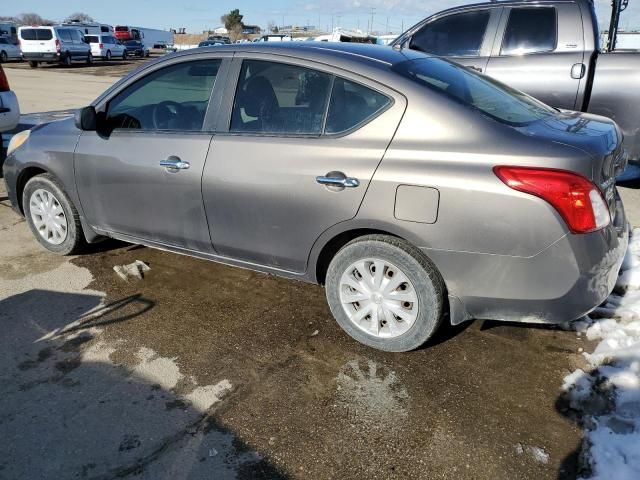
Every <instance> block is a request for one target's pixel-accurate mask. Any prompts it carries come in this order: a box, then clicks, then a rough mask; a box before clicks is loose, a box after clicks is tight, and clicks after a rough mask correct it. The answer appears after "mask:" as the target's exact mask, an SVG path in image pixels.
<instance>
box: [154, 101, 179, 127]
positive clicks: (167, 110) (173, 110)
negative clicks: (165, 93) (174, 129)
mask: <svg viewBox="0 0 640 480" xmlns="http://www.w3.org/2000/svg"><path fill="white" fill-rule="evenodd" d="M183 109H184V107H183V106H182V105H181V104H179V103H178V102H174V101H172V100H165V101H164V102H160V103H158V104H156V105H154V107H153V112H152V113H151V119H152V120H153V126H154V128H157V129H159V130H162V129H165V128H168V126H169V122H170V121H171V120H173V119H175V118H178V117H179V116H180V114H181V113H182V110H183Z"/></svg>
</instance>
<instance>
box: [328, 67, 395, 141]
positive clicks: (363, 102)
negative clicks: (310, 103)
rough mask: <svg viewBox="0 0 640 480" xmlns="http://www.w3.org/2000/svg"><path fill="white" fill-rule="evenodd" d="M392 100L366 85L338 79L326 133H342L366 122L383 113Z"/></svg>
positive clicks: (332, 93)
mask: <svg viewBox="0 0 640 480" xmlns="http://www.w3.org/2000/svg"><path fill="white" fill-rule="evenodd" d="M390 103H391V100H390V99H389V98H388V97H387V96H386V95H383V94H381V93H378V92H376V91H375V90H372V89H370V88H368V87H365V86H364V85H360V84H358V83H354V82H351V81H349V80H345V79H343V78H336V79H335V81H334V83H333V90H332V92H331V102H330V104H329V112H328V115H327V123H326V128H325V132H326V133H329V134H332V133H333V134H335V133H342V132H346V131H348V130H351V129H353V128H356V127H357V126H358V125H361V124H362V123H364V122H366V121H367V120H369V119H371V118H372V117H374V116H375V115H376V114H377V113H378V112H380V111H382V110H383V109H384V108H386V107H387V105H389V104H390Z"/></svg>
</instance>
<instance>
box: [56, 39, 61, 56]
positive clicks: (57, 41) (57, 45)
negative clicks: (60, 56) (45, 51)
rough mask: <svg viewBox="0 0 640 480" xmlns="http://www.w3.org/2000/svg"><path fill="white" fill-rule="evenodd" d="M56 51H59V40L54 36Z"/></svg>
mask: <svg viewBox="0 0 640 480" xmlns="http://www.w3.org/2000/svg"><path fill="white" fill-rule="evenodd" d="M56 52H58V53H60V40H58V39H57V38H56Z"/></svg>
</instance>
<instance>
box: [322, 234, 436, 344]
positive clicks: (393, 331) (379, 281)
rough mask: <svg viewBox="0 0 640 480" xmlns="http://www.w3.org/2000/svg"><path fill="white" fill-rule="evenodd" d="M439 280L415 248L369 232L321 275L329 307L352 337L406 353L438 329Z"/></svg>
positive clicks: (340, 253)
mask: <svg viewBox="0 0 640 480" xmlns="http://www.w3.org/2000/svg"><path fill="white" fill-rule="evenodd" d="M444 291H445V288H444V282H443V280H442V277H441V276H440V273H439V272H438V270H437V269H436V267H435V266H434V265H433V264H432V263H431V261H429V259H428V258H427V257H426V256H425V255H424V254H422V252H421V251H420V250H418V249H417V248H415V247H413V246H412V245H410V244H408V243H407V242H405V241H403V240H401V239H398V238H395V237H391V236H386V235H368V236H365V237H361V238H358V239H356V240H354V241H352V242H351V243H348V244H347V245H346V246H344V247H343V248H342V249H341V250H340V251H339V252H338V253H337V254H336V255H335V257H334V258H333V260H332V261H331V263H330V265H329V269H328V271H327V276H326V295H327V301H328V303H329V307H330V308H331V312H332V313H333V315H334V317H335V318H336V320H337V321H338V323H339V324H340V326H341V327H342V328H343V329H344V330H345V331H346V332H347V333H348V334H349V335H350V336H351V337H353V338H354V339H355V340H357V341H359V342H361V343H363V344H365V345H368V346H370V347H373V348H377V349H379V350H384V351H388V352H406V351H409V350H414V349H416V348H418V347H420V346H421V345H422V344H424V343H425V342H426V341H427V340H428V339H429V338H430V337H431V336H432V335H433V334H434V332H435V331H436V330H437V328H438V326H439V325H440V322H441V320H442V316H443V310H444Z"/></svg>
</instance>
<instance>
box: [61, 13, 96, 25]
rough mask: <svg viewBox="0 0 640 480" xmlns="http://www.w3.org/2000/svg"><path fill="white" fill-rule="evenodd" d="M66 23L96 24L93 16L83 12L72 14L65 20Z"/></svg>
mask: <svg viewBox="0 0 640 480" xmlns="http://www.w3.org/2000/svg"><path fill="white" fill-rule="evenodd" d="M64 21H65V23H71V22H81V23H93V22H94V20H93V17H92V16H91V15H89V14H87V13H83V12H76V13H72V14H71V15H69V16H68V17H67V18H65V19H64Z"/></svg>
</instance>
